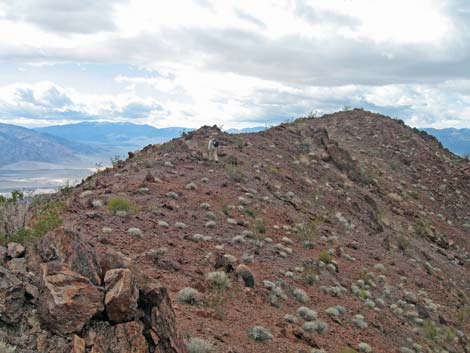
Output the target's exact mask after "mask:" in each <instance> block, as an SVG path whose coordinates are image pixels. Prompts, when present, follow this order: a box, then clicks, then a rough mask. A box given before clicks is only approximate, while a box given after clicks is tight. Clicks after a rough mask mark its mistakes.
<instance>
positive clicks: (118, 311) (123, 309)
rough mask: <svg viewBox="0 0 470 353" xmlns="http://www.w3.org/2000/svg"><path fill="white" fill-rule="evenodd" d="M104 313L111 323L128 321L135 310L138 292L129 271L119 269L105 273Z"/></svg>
mask: <svg viewBox="0 0 470 353" xmlns="http://www.w3.org/2000/svg"><path fill="white" fill-rule="evenodd" d="M104 283H105V289H106V296H105V306H106V313H107V314H108V318H109V320H110V321H111V322H114V323H120V322H125V321H129V319H131V318H132V317H133V316H134V314H135V312H136V310H137V300H138V299H139V290H138V289H137V286H136V283H135V279H134V276H133V275H132V273H131V271H130V270H129V269H124V268H119V269H114V270H110V271H108V272H106V275H105V277H104Z"/></svg>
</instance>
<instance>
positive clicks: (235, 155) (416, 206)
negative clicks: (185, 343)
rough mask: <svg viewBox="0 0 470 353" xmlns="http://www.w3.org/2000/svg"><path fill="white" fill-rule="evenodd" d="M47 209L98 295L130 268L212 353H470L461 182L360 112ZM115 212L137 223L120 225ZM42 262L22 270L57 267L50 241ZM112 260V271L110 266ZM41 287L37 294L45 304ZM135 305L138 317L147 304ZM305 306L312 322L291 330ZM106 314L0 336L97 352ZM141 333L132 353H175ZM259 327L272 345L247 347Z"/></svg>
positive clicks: (173, 151)
mask: <svg viewBox="0 0 470 353" xmlns="http://www.w3.org/2000/svg"><path fill="white" fill-rule="evenodd" d="M211 136H213V137H215V138H216V139H218V140H219V141H220V143H221V146H220V147H219V156H220V161H219V162H218V163H216V162H212V161H208V160H207V158H206V152H207V151H206V149H207V142H208V140H209V138H210V137H211ZM56 197H58V198H62V199H63V200H64V201H65V202H66V207H65V210H64V211H63V212H62V214H61V217H62V220H63V225H62V228H64V229H65V230H66V232H67V231H69V230H71V231H73V232H74V234H78V235H79V237H80V238H82V239H83V240H84V243H83V244H81V245H80V246H82V247H83V248H79V247H77V248H72V249H70V251H69V255H67V256H70V253H74V251H76V252H77V254H82V253H86V251H88V250H83V249H85V248H86V249H88V248H87V247H90V245H91V249H92V250H90V251H93V252H96V253H97V262H99V263H100V265H96V266H97V267H96V268H97V269H96V274H95V270H87V271H86V274H84V276H85V277H87V278H89V279H90V281H91V283H92V284H93V285H91V287H93V288H95V287H94V286H96V288H99V290H100V291H101V293H103V292H105V293H107V292H106V291H107V290H108V289H107V287H106V286H105V285H104V284H103V283H102V280H103V276H104V274H105V271H106V270H108V269H111V268H116V267H130V268H131V269H132V271H131V272H132V273H134V277H135V278H137V279H136V281H137V282H139V281H144V282H147V283H151V282H155V283H159V284H160V285H162V286H164V287H166V288H167V290H168V293H169V296H170V298H171V300H172V306H173V309H174V312H175V317H176V327H177V330H178V332H179V334H180V336H182V337H184V338H188V337H190V336H191V337H199V338H203V339H205V340H208V341H210V342H211V343H212V344H213V349H212V350H209V351H207V352H217V353H228V352H233V353H235V352H236V353H255V352H256V353H263V352H266V353H267V352H270V353H271V352H272V353H274V352H279V353H280V352H282V353H286V352H307V353H310V352H328V353H342V352H344V353H346V352H354V351H353V350H347V348H348V347H352V348H354V349H357V350H358V351H363V352H368V351H369V350H368V347H367V345H369V346H370V348H371V352H377V353H378V352H390V353H395V352H403V353H406V352H416V353H419V352H439V353H441V352H470V238H469V237H470V166H469V163H468V161H466V160H464V159H462V158H459V157H457V156H455V155H453V154H452V153H450V152H449V151H447V150H445V149H443V148H442V146H441V145H440V144H439V143H438V142H437V141H436V140H435V139H434V138H432V137H430V136H429V135H427V134H425V133H419V132H417V131H414V130H413V129H411V128H409V127H407V126H405V125H404V124H401V123H400V122H399V121H397V120H393V119H391V118H388V117H384V116H381V115H377V114H373V113H370V112H366V111H362V110H353V111H347V112H339V113H335V114H332V115H326V116H323V117H321V118H316V119H299V120H297V121H295V122H293V123H290V124H282V125H280V126H277V127H274V128H271V129H269V130H267V131H264V132H260V133H254V134H240V135H230V134H226V133H223V132H221V131H220V130H218V129H217V128H215V127H213V128H209V127H203V128H201V129H199V130H197V131H195V132H192V133H189V134H185V135H184V136H182V137H181V138H178V139H175V140H172V141H171V142H168V143H166V144H163V145H154V146H148V147H147V148H145V149H144V150H142V151H140V152H137V153H135V154H131V158H129V159H128V160H126V161H122V162H119V163H118V164H117V165H116V166H115V167H114V168H109V169H106V170H104V171H102V172H99V173H98V174H96V175H94V176H92V177H90V178H89V179H87V180H86V181H84V182H83V183H82V184H81V185H79V186H78V187H76V188H74V189H73V190H71V192H70V193H68V194H63V195H58V196H56ZM116 197H122V198H124V199H126V200H128V201H130V202H132V203H134V204H135V205H136V206H137V207H138V209H135V210H134V212H130V211H128V212H127V214H124V213H122V212H121V213H119V212H118V214H119V215H116V214H113V212H112V210H111V211H110V208H112V205H113V202H116V201H115V200H113V198H116ZM131 211H132V210H131ZM130 228H138V229H139V230H140V231H141V234H139V233H138V230H133V231H132V230H131V232H129V229H130ZM60 232H62V231H61V230H58V231H56V232H51V233H49V234H48V235H47V237H50V238H51V239H54V236H55V237H58V236H60V235H57V234H58V233H60ZM132 232H134V233H132ZM62 233H63V232H62ZM62 236H63V234H62ZM67 239H68V238H67ZM50 241H51V242H52V243H53V242H54V240H50ZM67 244H68V243H67ZM41 246H42V247H43V249H42V253H41V252H40V251H41V249H39V250H38V246H36V247H35V248H34V249H33V248H31V250H28V251H27V258H28V256H30V257H33V255H28V254H29V253H31V254H36V253H37V252H38V251H39V253H40V256H42V257H41V259H42V260H41V259H39V260H38V259H36V260H35V261H33V260H31V259H28V260H27V266H29V268H28V270H29V271H32V272H34V273H38V269H37V268H32V267H34V266H39V265H38V264H39V263H41V262H44V258H45V257H44V256H45V255H44V254H45V253H48V251H52V252H54V251H53V250H50V249H49V250H44V247H47V246H49V243H48V242H45V241H44V240H43V241H42V245H41ZM66 246H68V245H66ZM66 246H65V247H66ZM51 248H53V249H55V248H54V247H51ZM55 251H56V250H55ZM116 252H119V253H121V255H119V254H116ZM41 254H42V255H41ZM110 254H114V255H110ZM226 255H230V256H226ZM112 256H114V257H116V258H119V257H120V258H119V260H115V262H113V263H112V264H111V263H110V262H112V261H111V260H109V258H110V257H112ZM36 257H37V255H36ZM77 257H79V258H80V256H78V255H77ZM59 258H60V260H61V261H62V262H63V263H64V261H65V260H64V256H62V257H60V256H59ZM67 258H69V257H67ZM103 259H105V260H106V261H104V260H103ZM11 261H13V260H11ZM11 261H10V262H11ZM74 261H75V260H70V261H69V262H68V263H65V265H64V266H66V267H67V268H71V269H72V270H73V271H76V272H79V273H81V274H83V273H82V272H83V271H82V270H83V268H81V269H80V271H79V270H78V269H74V268H73V266H75V265H74V264H77V263H78V264H80V266H81V264H83V263H86V264H90V263H93V261H95V260H93V261H92V260H89V261H88V260H83V259H78V260H76V261H75V262H74ZM116 262H118V265H116ZM103 263H106V264H105V265H104V264H103ZM242 263H245V265H246V267H247V268H244V267H243V266H239V264H242ZM42 266H43V267H41V268H42V271H43V272H42V273H43V275H44V271H46V270H44V266H45V265H44V264H43V265H42ZM48 266H49V265H48ZM87 266H88V265H87ZM90 266H91V265H90ZM93 266H94V265H93ZM93 266H91V268H94V267H93ZM7 267H8V264H7ZM87 268H88V267H87ZM217 268H218V269H219V270H222V269H224V270H225V271H226V272H227V273H228V277H229V279H230V286H229V287H227V288H226V289H223V288H222V289H215V288H214V287H213V286H212V287H211V285H210V281H208V279H207V274H208V273H210V272H213V271H216V269H217ZM23 270H25V269H23ZM47 271H52V269H51V268H49V267H48V268H47ZM81 271H82V272H81ZM100 271H101V272H102V273H101V278H100V274H99V273H100ZM250 272H251V273H252V275H253V276H254V286H253V288H251V287H250V286H251V283H250V279H251V278H250V276H249V273H250ZM247 273H248V275H247ZM119 275H122V274H119ZM140 275H142V276H144V278H145V277H147V276H148V278H150V279H151V280H149V279H141V278H139V277H140ZM21 276H23V277H21ZM21 276H20V275H18V277H20V278H23V279H22V280H23V281H26V282H27V280H26V279H24V277H27V276H26V275H24V274H23V275H21ZM31 276H33V275H31ZM36 276H38V275H36ZM90 276H91V277H90ZM109 276H111V275H109ZM33 277H34V276H33ZM106 277H108V274H106ZM237 277H239V278H237ZM243 279H245V280H246V281H245V282H244V281H243ZM93 280H95V282H93ZM87 281H88V280H87ZM109 281H111V279H110V280H109ZM105 282H106V281H105ZM29 283H33V284H34V283H35V282H34V279H31V280H30V281H29ZM245 284H246V285H248V286H245ZM43 285H44V284H37V287H38V288H39V290H40V292H41V293H43V289H42V287H41V286H43ZM142 286H143V285H142ZM0 287H1V286H0ZM103 287H106V288H103ZM185 287H192V288H195V289H196V290H198V291H199V292H200V293H199V297H197V299H198V300H196V301H197V303H195V305H190V304H184V303H181V301H180V300H178V299H177V298H178V295H177V293H178V292H179V291H180V290H181V289H183V288H185ZM139 288H142V287H139ZM0 289H1V288H0ZM144 291H145V290H143V289H140V297H139V298H140V299H139V300H140V301H142V298H150V297H151V296H144V294H142V293H143V292H144ZM46 292H47V291H46ZM97 295H98V294H97ZM102 295H103V294H102ZM129 295H130V294H129ZM136 295H137V296H139V294H138V293H137V294H136ZM33 297H34V295H33ZM163 297H164V296H163ZM36 299H37V300H29V299H28V298H27V300H26V302H27V304H25V305H26V306H27V312H31V310H33V311H32V312H34V310H35V307H36V306H38V307H41V305H40V304H37V303H40V302H41V300H43V299H42V298H41V297H39V298H36ZM28 300H29V301H28ZM145 300H147V299H145ZM98 301H99V300H98ZM96 305H98V306H99V305H101V303H97V304H96ZM154 305H155V307H157V306H159V308H160V309H159V310H162V309H161V304H160V303H159V304H155V303H154V304H152V306H154ZM302 306H305V307H308V308H310V309H312V310H314V311H315V312H316V313H317V315H316V316H317V318H316V319H314V320H310V321H309V322H307V323H306V321H304V320H303V319H301V318H300V317H298V314H297V313H298V309H299V307H302ZM338 306H339V307H338ZM145 308H146V304H145V305H144V304H142V305H141V304H139V310H141V311H145V310H146V309H145ZM24 310H26V309H24ZM104 310H105V309H101V310H97V312H103V311H104ZM165 310H166V309H165ZM165 310H163V311H164V312H165ZM169 310H170V309H169ZM170 311H171V310H170ZM304 311H305V310H304ZM304 311H303V312H304ZM0 312H1V303H0ZM104 312H105V313H103V314H99V315H95V316H93V318H92V319H91V321H88V322H86V323H85V325H84V326H83V328H80V329H79V330H75V331H74V330H72V329H71V330H70V334H66V335H64V334H63V332H64V330H62V331H61V329H62V327H60V328H57V327H56V326H54V325H52V327H50V326H48V324H47V319H44V315H43V316H42V323H41V324H40V327H41V329H38V328H37V326H34V325H33V324H31V323H29V324H28V322H29V321H28V320H26V319H19V320H20V321H16V323H18V322H22V323H23V324H22V325H24V326H21V327H22V328H21V330H22V331H21V332H20V329H19V324H16V323H15V325H13V326H12V325H11V324H9V325H7V324H3V323H2V321H0V331H3V332H4V335H5V337H6V340H7V341H9V342H10V343H12V344H16V345H18V347H19V348H24V349H29V350H25V352H33V351H41V350H39V349H38V342H37V341H38V337H41V336H40V332H42V334H43V335H46V336H44V337H46V339H48V340H52V339H56V338H53V337H56V336H53V335H52V336H51V335H50V334H49V332H55V333H54V335H55V334H56V333H57V330H59V331H60V333H61V334H60V335H59V336H62V338H60V339H58V338H57V339H58V341H57V342H59V343H57V345H56V346H57V347H56V348H53V347H52V346H51V345H49V346H48V348H47V350H44V351H45V352H62V351H64V352H65V351H67V350H66V349H70V348H69V347H70V346H66V345H67V344H69V343H70V342H71V340H72V337H73V334H72V332H73V333H76V334H77V337H81V338H83V339H85V342H86V344H85V346H86V352H100V350H98V348H97V347H98V344H97V343H96V342H97V340H96V339H91V338H90V336H93V335H96V334H98V335H100V334H101V332H102V331H100V330H99V329H97V328H96V327H97V326H96V325H98V324H97V322H106V323H107V324H106V325H108V326H109V325H110V324H109V323H108V322H111V325H115V324H114V322H113V320H112V319H111V313H110V312H109V311H104ZM286 314H289V316H287V317H285V315H286ZM112 315H118V314H116V313H114V314H112ZM358 315H359V316H358ZM170 316H171V315H170ZM301 316H302V315H301ZM303 316H304V318H305V315H303ZM118 317H119V315H118ZM147 317H148V315H147V314H145V315H144V314H142V315H141V316H140V317H139V319H138V320H137V319H136V320H137V321H135V322H139V325H141V326H142V325H143V326H142V327H145V329H144V333H145V336H146V337H145V340H142V342H143V343H142V344H141V343H135V344H134V343H133V344H130V345H129V347H133V348H132V349H134V350H133V352H139V353H140V352H147V351H148V349H150V351H152V352H153V351H154V350H155V349H156V351H158V349H160V351H161V352H162V353H163V352H180V351H181V352H182V351H184V349H182V350H178V349H177V348H176V349H175V350H171V349H170V348H165V347H166V346H165V345H164V344H161V345H158V343H156V345H157V348H155V344H154V343H149V342H150V340H149V337H148V336H149V335H150V334H149V333H148V332H150V331H148V330H147V329H148V327H149V326H148V324H147V323H146V322H147V321H146V320H150V319H146V318H147ZM162 317H165V315H163V316H162ZM0 320H2V317H0ZM21 320H22V321H21ZM133 320H134V319H130V318H126V319H123V320H121V321H124V322H129V321H133ZM139 320H140V321H139ZM170 320H171V318H170ZM133 322H134V321H133ZM140 322H142V324H140ZM28 325H29V326H28ZM100 325H101V324H100ZM121 325H123V324H121ZM136 325H137V324H136ZM253 326H262V327H264V328H266V329H267V330H269V331H270V333H271V334H272V339H268V340H266V341H257V340H254V339H253V338H251V337H250V335H249V334H248V331H249V330H250V329H251V328H252V327H253ZM35 327H36V331H34V330H33V329H34V328H35ZM112 327H114V326H112ZM139 327H140V326H139ZM152 327H153V326H152ZM126 329H127V328H126ZM133 329H135V327H133ZM172 329H173V328H171V327H170V328H169V330H170V331H171V330H172ZM41 330H42V331H41ZM139 330H140V331H142V329H141V328H140V329H139V328H138V329H137V331H139ZM146 330H147V331H146ZM312 330H313V332H308V331H312ZM157 331H158V329H155V332H157ZM114 332H115V333H114V335H115V336H116V337H118V336H119V335H118V329H117V328H115V331H114ZM126 332H129V331H126ZM46 333H47V334H46ZM139 334H140V333H139ZM156 334H157V335H158V334H159V333H158V332H157V333H156ZM22 335H23V336H22ZM47 335H49V336H47ZM172 335H173V334H171V335H170V336H171V337H173V336H172ZM174 335H177V334H176V333H175V334H174ZM131 336H132V335H131ZM170 336H169V337H170ZM25 337H27V339H26V338H25ZM126 337H127V338H126V339H129V337H130V336H129V334H128V335H127V336H126ZM171 337H170V341H171ZM174 337H176V336H174ZM76 339H78V338H76ZM118 341H119V340H118ZM157 341H158V340H155V339H154V340H153V341H152V342H157ZM139 342H140V341H139ZM360 343H366V344H367V345H361V347H360V348H359V345H360ZM43 346H44V345H43ZM46 346H47V345H46ZM46 346H44V347H46ZM59 346H60V347H68V348H63V349H64V350H60V349H62V348H60V347H59ZM135 347H137V348H135ZM139 347H140V348H139ZM313 348H316V349H317V350H312V349H313ZM54 349H55V350H54ZM119 349H121V348H119ZM129 349H131V348H129ZM360 349H362V350H360ZM68 351H70V350H68ZM83 351H85V350H83ZM117 351H118V350H117V348H116V349H115V350H113V349H112V348H109V350H107V351H106V350H103V352H117ZM41 352H42V351H41ZM77 352H79V351H77ZM194 352H204V351H194Z"/></svg>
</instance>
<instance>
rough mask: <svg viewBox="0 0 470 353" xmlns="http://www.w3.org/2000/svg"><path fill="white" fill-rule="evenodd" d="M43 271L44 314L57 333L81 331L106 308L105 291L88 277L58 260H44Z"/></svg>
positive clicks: (64, 334) (44, 321)
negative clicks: (103, 292) (104, 301)
mask: <svg viewBox="0 0 470 353" xmlns="http://www.w3.org/2000/svg"><path fill="white" fill-rule="evenodd" d="M41 273H42V283H43V288H42V290H43V293H42V294H43V295H42V297H41V305H40V311H41V314H42V316H41V317H42V320H43V323H44V324H45V325H46V326H48V327H49V328H51V329H52V330H53V331H54V332H55V333H57V334H59V335H63V336H67V335H70V334H72V333H80V331H81V330H82V328H83V326H85V324H86V323H87V322H88V321H89V320H90V319H91V318H92V317H93V316H95V315H96V314H98V313H100V312H102V311H103V309H104V306H103V294H102V293H101V292H100V290H99V289H98V288H97V287H95V286H94V285H93V284H92V283H91V282H90V280H89V279H88V278H86V277H84V276H82V275H80V274H79V273H77V272H74V271H71V270H70V269H68V268H67V267H65V266H64V265H63V264H61V263H58V262H49V263H45V264H42V265H41Z"/></svg>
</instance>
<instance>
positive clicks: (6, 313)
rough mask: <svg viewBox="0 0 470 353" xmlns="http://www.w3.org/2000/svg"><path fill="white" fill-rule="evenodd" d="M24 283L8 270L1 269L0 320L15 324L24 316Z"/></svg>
mask: <svg viewBox="0 0 470 353" xmlns="http://www.w3.org/2000/svg"><path fill="white" fill-rule="evenodd" d="M24 301H25V290H24V286H23V283H22V282H21V281H20V280H19V279H18V278H17V277H16V276H15V275H13V274H12V273H11V272H10V271H9V270H7V269H6V268H3V267H0V320H1V321H3V322H6V323H8V324H15V323H17V322H18V321H19V320H20V319H21V316H22V315H23V305H24Z"/></svg>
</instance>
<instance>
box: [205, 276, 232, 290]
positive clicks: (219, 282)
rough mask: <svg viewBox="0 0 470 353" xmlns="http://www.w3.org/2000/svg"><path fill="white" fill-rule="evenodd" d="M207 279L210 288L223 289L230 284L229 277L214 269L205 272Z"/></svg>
mask: <svg viewBox="0 0 470 353" xmlns="http://www.w3.org/2000/svg"><path fill="white" fill-rule="evenodd" d="M207 281H208V282H209V286H210V287H211V288H212V289H215V290H220V291H223V290H225V289H227V288H228V287H229V286H230V279H229V278H228V276H227V274H226V273H225V272H222V271H214V272H210V273H208V274H207Z"/></svg>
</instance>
